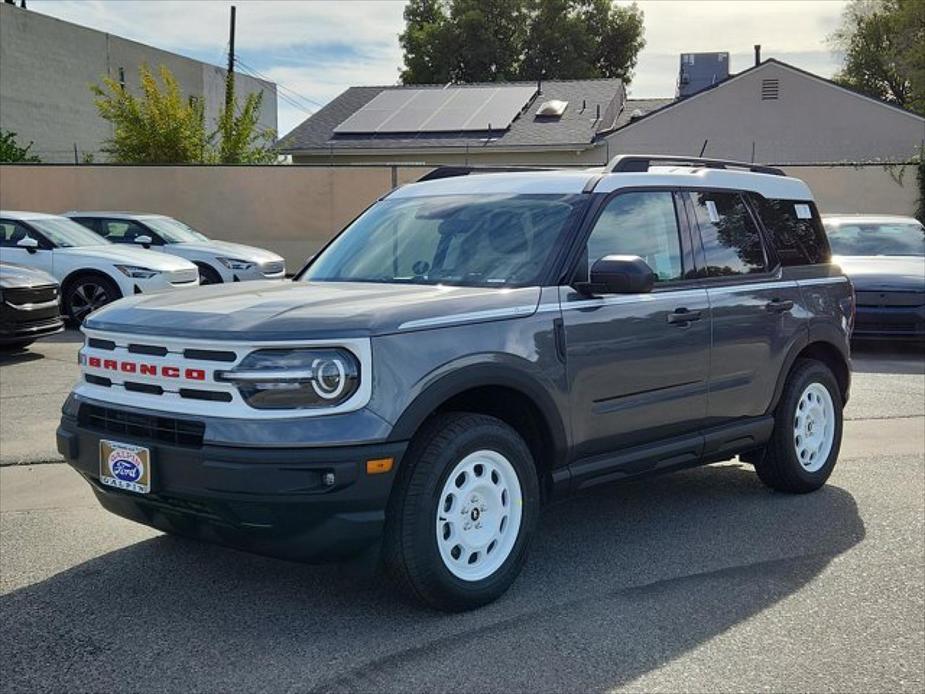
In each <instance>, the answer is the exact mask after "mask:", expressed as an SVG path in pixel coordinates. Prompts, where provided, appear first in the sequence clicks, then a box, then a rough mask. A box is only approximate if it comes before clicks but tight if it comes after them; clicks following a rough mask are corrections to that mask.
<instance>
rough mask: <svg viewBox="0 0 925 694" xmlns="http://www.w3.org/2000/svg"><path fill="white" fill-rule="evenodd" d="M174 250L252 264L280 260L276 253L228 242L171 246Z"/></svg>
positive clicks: (193, 242)
mask: <svg viewBox="0 0 925 694" xmlns="http://www.w3.org/2000/svg"><path fill="white" fill-rule="evenodd" d="M171 246H174V247H175V248H179V249H183V250H188V251H190V252H193V253H208V254H210V255H220V256H224V257H227V258H236V259H238V260H248V261H251V262H254V263H266V262H273V261H279V260H282V258H281V257H280V256H278V255H276V253H272V252H271V251H265V250H263V249H262V248H255V247H254V246H245V245H244V244H243V243H231V242H229V241H213V240H211V239H209V240H208V241H190V242H189V243H174V244H171Z"/></svg>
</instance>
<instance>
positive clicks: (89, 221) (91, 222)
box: [70, 217, 100, 233]
mask: <svg viewBox="0 0 925 694" xmlns="http://www.w3.org/2000/svg"><path fill="white" fill-rule="evenodd" d="M70 219H72V220H74V221H75V222H77V223H78V224H80V225H81V226H84V227H87V229H89V230H90V231H95V232H97V233H99V231H100V220H98V219H94V218H92V217H71V218H70Z"/></svg>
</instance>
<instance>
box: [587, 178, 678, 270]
mask: <svg viewBox="0 0 925 694" xmlns="http://www.w3.org/2000/svg"><path fill="white" fill-rule="evenodd" d="M608 255H636V256H639V257H640V258H642V259H643V260H645V261H646V263H648V264H649V267H651V268H652V270H653V271H654V272H655V274H656V276H657V278H658V281H660V282H669V281H672V280H679V279H681V276H682V272H683V271H682V268H681V241H680V235H679V233H678V217H677V214H676V212H675V206H674V197H673V195H672V194H671V193H670V192H668V191H645V192H638V193H622V194H620V195H618V196H617V197H615V198H614V199H613V200H611V201H610V202H609V203H608V204H607V207H605V208H604V211H603V212H602V213H601V216H600V217H599V218H598V220H597V222H596V223H595V225H594V230H593V231H592V232H591V237H590V238H589V239H588V267H590V266H591V265H593V264H594V263H595V262H596V261H598V260H600V259H601V258H603V257H604V256H608Z"/></svg>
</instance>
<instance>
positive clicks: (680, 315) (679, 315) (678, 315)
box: [668, 308, 701, 325]
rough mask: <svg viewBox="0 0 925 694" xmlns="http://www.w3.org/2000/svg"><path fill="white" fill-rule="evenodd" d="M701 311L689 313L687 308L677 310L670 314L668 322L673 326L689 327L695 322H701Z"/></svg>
mask: <svg viewBox="0 0 925 694" xmlns="http://www.w3.org/2000/svg"><path fill="white" fill-rule="evenodd" d="M700 318H701V312H700V311H689V310H688V309H686V308H676V309H675V310H674V311H673V312H672V313H669V314H668V322H669V323H671V324H672V325H687V324H688V323H691V322H693V321H695V320H700Z"/></svg>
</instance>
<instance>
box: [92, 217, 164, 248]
mask: <svg viewBox="0 0 925 694" xmlns="http://www.w3.org/2000/svg"><path fill="white" fill-rule="evenodd" d="M100 228H101V230H102V233H103V236H105V237H106V238H107V239H109V240H110V241H113V242H115V243H134V242H135V239H136V238H138V237H139V236H149V237H150V236H151V235H152V234H151V232H150V231H148V230H147V229H145V228H144V227H143V226H141V225H140V224H138V223H137V222H133V221H132V220H130V219H102V220H100Z"/></svg>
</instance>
